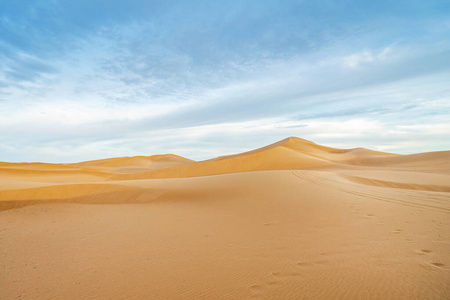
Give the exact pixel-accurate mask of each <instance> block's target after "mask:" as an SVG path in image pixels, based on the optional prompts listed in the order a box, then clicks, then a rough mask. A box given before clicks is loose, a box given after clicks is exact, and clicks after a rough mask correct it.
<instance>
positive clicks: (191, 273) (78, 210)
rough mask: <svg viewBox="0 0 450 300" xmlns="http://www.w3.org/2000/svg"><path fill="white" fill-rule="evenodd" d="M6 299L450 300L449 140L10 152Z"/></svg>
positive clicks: (0, 283)
mask: <svg viewBox="0 0 450 300" xmlns="http://www.w3.org/2000/svg"><path fill="white" fill-rule="evenodd" d="M0 243H1V247H0V257H1V260H0V298H1V299H17V298H25V299H126V298H132V299H150V298H151V299H254V298H256V299H258V298H261V299H408V300H409V299H448V298H450V285H449V282H450V255H449V253H450V151H440V152H430V153H420V154H412V155H398V154H391V153H384V152H378V151H373V150H369V149H364V148H354V149H338V148H332V147H327V146H322V145H318V144H315V143H313V142H310V141H307V140H304V139H300V138H295V137H290V138H287V139H284V140H281V141H279V142H276V143H274V144H271V145H268V146H265V147H262V148H259V149H255V150H252V151H248V152H243V153H239V154H235V155H227V156H221V157H217V158H214V159H210V160H205V161H198V162H196V161H193V160H190V159H187V158H183V157H180V156H177V155H173V154H166V155H154V156H134V157H119V158H109V159H101V160H94V161H86V162H80V163H73V164H45V163H6V162H0Z"/></svg>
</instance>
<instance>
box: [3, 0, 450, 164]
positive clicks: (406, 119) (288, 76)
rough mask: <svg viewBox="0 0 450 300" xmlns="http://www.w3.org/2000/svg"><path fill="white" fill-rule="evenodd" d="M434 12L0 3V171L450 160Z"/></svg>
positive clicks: (447, 43)
mask: <svg viewBox="0 0 450 300" xmlns="http://www.w3.org/2000/svg"><path fill="white" fill-rule="evenodd" d="M449 13H450V4H449V3H448V2H447V1H438V0H435V1H397V2H395V3H391V2H390V1H379V2H377V3H372V2H369V1H367V2H360V1H345V2H340V3H333V2H332V1H325V0H321V1H317V2H314V3H307V2H304V1H286V2H283V3H272V2H270V1H246V2H245V3H242V2H240V1H231V2H229V3H226V4H224V3H210V2H207V1H178V2H177V3H160V2H158V1H146V2H145V3H144V2H143V1H138V0H135V1H130V2H129V3H127V4H126V5H125V4H123V3H122V2H120V1H109V2H108V4H107V5H105V4H104V2H102V1H87V0H83V1H77V2H71V1H58V0H56V1H52V2H42V1H32V2H31V3H27V4H21V3H13V2H5V3H1V4H0V161H4V162H32V161H33V162H48V163H74V162H82V161H88V160H96V159H104V158H113V157H123V156H130V155H131V156H141V155H142V156H148V155H157V154H156V153H171V154H176V155H180V156H182V157H186V158H189V159H193V160H197V161H199V160H206V159H211V158H214V157H217V156H224V155H230V154H235V153H241V152H245V151H249V150H252V149H256V148H259V147H263V146H264V145H269V144H270V143H273V141H279V140H282V139H284V138H285V137H286V136H295V137H300V138H303V139H306V140H309V141H312V142H314V143H317V144H320V145H325V146H329V147H335V148H346V149H349V148H358V147H363V148H368V149H372V150H376V151H382V152H390V153H397V154H412V153H423V152H433V151H446V150H450V88H449V86H448V82H450V40H449V39H448V36H449V34H450V19H449V18H448V15H449Z"/></svg>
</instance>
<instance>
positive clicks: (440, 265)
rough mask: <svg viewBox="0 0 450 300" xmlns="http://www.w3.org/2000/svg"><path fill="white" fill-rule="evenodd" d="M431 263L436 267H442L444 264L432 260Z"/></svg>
mask: <svg viewBox="0 0 450 300" xmlns="http://www.w3.org/2000/svg"><path fill="white" fill-rule="evenodd" d="M431 264H432V265H433V266H435V267H438V268H442V267H444V266H445V265H444V264H443V263H440V262H432V263H431Z"/></svg>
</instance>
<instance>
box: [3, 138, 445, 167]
mask: <svg viewBox="0 0 450 300" xmlns="http://www.w3.org/2000/svg"><path fill="white" fill-rule="evenodd" d="M293 138H294V139H300V140H303V141H305V142H308V143H312V144H314V145H317V146H325V147H329V146H327V145H322V144H318V143H315V142H314V141H310V140H306V139H303V138H300V137H296V136H289V137H287V138H284V139H281V140H279V141H275V142H273V143H270V144H267V145H262V146H258V147H257V148H254V149H247V150H244V151H241V152H237V153H228V154H221V155H218V156H215V157H210V158H206V159H200V160H195V159H192V158H190V157H186V156H183V155H178V154H176V153H156V154H148V155H124V156H111V157H103V158H97V159H89V160H83V161H76V162H69V163H68V162H45V161H28V162H26V161H17V162H8V161H0V163H12V164H15V163H18V164H27V163H30V164H33V163H42V164H77V163H83V162H89V161H101V160H111V159H115V158H135V157H145V158H150V157H155V156H170V155H172V156H177V157H180V158H183V159H187V160H190V161H193V162H196V163H197V162H204V161H208V160H211V159H215V158H222V157H227V156H235V155H243V154H246V153H247V152H254V151H257V150H261V149H264V148H267V147H270V146H273V145H276V144H279V143H280V142H283V141H285V140H289V139H293ZM330 148H334V147H330ZM336 149H338V150H356V149H365V150H370V151H376V152H382V153H386V154H396V155H414V154H421V153H432V152H447V151H450V150H442V151H428V152H418V153H410V154H401V153H394V152H383V151H378V150H374V149H370V148H365V147H353V148H336Z"/></svg>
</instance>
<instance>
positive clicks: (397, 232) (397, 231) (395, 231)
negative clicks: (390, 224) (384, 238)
mask: <svg viewBox="0 0 450 300" xmlns="http://www.w3.org/2000/svg"><path fill="white" fill-rule="evenodd" d="M402 231H403V230H402V229H395V230H394V231H392V233H396V234H399V233H402Z"/></svg>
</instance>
